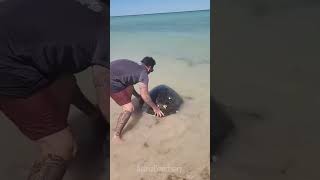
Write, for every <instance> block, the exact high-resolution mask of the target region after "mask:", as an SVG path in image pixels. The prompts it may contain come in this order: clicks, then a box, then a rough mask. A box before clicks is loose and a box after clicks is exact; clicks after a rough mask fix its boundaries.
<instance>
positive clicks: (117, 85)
mask: <svg viewBox="0 0 320 180" xmlns="http://www.w3.org/2000/svg"><path fill="white" fill-rule="evenodd" d="M110 76H111V78H110V79H111V92H112V93H116V92H120V91H122V90H123V89H125V88H127V87H128V86H131V85H134V84H137V83H139V82H141V83H144V84H146V85H147V84H148V82H149V77H148V72H147V69H146V68H145V66H144V65H141V64H138V63H136V62H134V61H131V60H128V59H119V60H115V61H112V62H111V63H110Z"/></svg>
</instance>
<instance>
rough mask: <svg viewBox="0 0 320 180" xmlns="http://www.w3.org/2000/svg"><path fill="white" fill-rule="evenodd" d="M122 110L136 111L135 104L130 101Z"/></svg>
mask: <svg viewBox="0 0 320 180" xmlns="http://www.w3.org/2000/svg"><path fill="white" fill-rule="evenodd" d="M122 110H124V111H128V112H131V113H132V112H133V111H134V106H133V104H132V103H128V104H125V105H123V106H122Z"/></svg>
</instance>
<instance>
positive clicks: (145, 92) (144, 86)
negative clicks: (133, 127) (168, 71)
mask: <svg viewBox="0 0 320 180" xmlns="http://www.w3.org/2000/svg"><path fill="white" fill-rule="evenodd" d="M139 87H140V93H141V97H142V99H143V100H144V102H145V103H147V104H148V105H149V106H150V107H151V108H152V109H153V111H154V113H155V115H156V116H159V117H161V116H164V114H163V112H162V111H161V110H160V109H159V108H158V107H157V106H156V105H155V104H154V103H153V101H152V99H151V97H150V95H149V90H148V85H147V84H145V83H139Z"/></svg>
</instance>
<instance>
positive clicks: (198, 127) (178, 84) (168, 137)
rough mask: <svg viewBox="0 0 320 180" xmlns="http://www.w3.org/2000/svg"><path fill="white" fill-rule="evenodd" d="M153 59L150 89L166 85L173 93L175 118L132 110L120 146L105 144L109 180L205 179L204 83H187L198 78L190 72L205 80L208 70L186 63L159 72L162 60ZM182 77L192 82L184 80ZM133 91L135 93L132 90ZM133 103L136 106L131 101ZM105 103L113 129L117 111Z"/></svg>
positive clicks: (207, 146)
mask: <svg viewBox="0 0 320 180" xmlns="http://www.w3.org/2000/svg"><path fill="white" fill-rule="evenodd" d="M158 59H159V61H158V62H159V63H158V65H157V66H159V68H157V70H156V71H155V72H154V74H152V75H151V78H150V79H151V82H150V86H151V87H150V88H152V87H154V86H156V85H159V84H167V85H168V86H170V87H172V88H173V89H175V90H176V91H177V92H178V93H179V94H180V95H181V96H182V97H183V98H184V101H185V102H184V104H183V106H182V108H181V109H180V111H179V112H178V113H177V114H174V115H170V116H168V117H165V118H156V117H154V116H152V115H150V114H147V113H145V112H141V110H139V109H138V108H137V109H136V111H137V112H136V113H135V114H134V115H133V117H132V119H131V120H130V121H129V123H128V125H127V127H126V129H125V134H124V139H125V143H124V144H120V145H117V144H112V143H111V148H110V153H111V155H110V162H111V164H110V171H111V173H110V178H111V179H112V180H122V179H137V180H140V179H145V180H149V179H156V180H167V179H170V177H171V178H173V179H174V177H176V178H181V179H182V178H187V179H209V171H210V162H209V156H210V144H209V141H210V137H209V134H210V129H209V128H210V119H209V116H210V107H209V106H208V104H209V98H208V97H209V92H208V90H207V89H208V88H209V83H207V82H206V81H207V80H206V79H205V78H204V79H203V80H195V79H193V78H195V77H198V76H199V74H196V73H199V72H202V73H201V76H204V77H208V72H209V67H208V66H206V65H198V66H195V67H190V66H188V65H187V63H183V62H177V63H172V65H171V66H169V67H167V68H160V67H163V66H165V65H166V63H168V62H166V61H161V60H162V59H161V58H158ZM199 69H202V70H203V71H199ZM169 72H175V75H174V81H172V80H171V78H172V74H170V73H169ZM186 72H188V73H186ZM186 78H188V79H190V81H192V83H190V82H188V81H185V79H186ZM195 87H197V88H195ZM136 88H137V91H139V90H138V87H136ZM200 94H201V96H200ZM133 101H134V102H135V103H136V101H135V99H134V98H133ZM110 103H111V128H113V127H114V126H115V123H116V119H117V117H118V115H119V113H120V112H121V108H120V107H119V106H118V105H116V104H115V102H114V101H113V100H111V102H110ZM111 133H112V132H111Z"/></svg>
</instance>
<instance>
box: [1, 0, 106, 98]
mask: <svg viewBox="0 0 320 180" xmlns="http://www.w3.org/2000/svg"><path fill="white" fill-rule="evenodd" d="M101 8H102V9H101V11H99V12H98V11H93V10H90V9H89V8H88V7H85V6H84V5H81V4H80V3H79V2H76V0H47V1H43V0H28V1H25V0H7V1H5V2H1V3H0V95H5V96H14V97H28V96H30V95H31V94H33V93H34V92H36V91H37V90H39V89H41V88H43V87H45V86H47V85H48V84H50V83H51V82H52V81H54V80H55V79H56V78H58V77H59V76H61V75H64V74H72V73H77V72H80V71H82V70H84V69H86V68H87V67H89V66H91V65H102V66H104V67H107V68H108V67H109V22H108V20H109V18H108V17H109V15H108V10H109V8H107V7H105V6H103V5H101Z"/></svg>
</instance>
